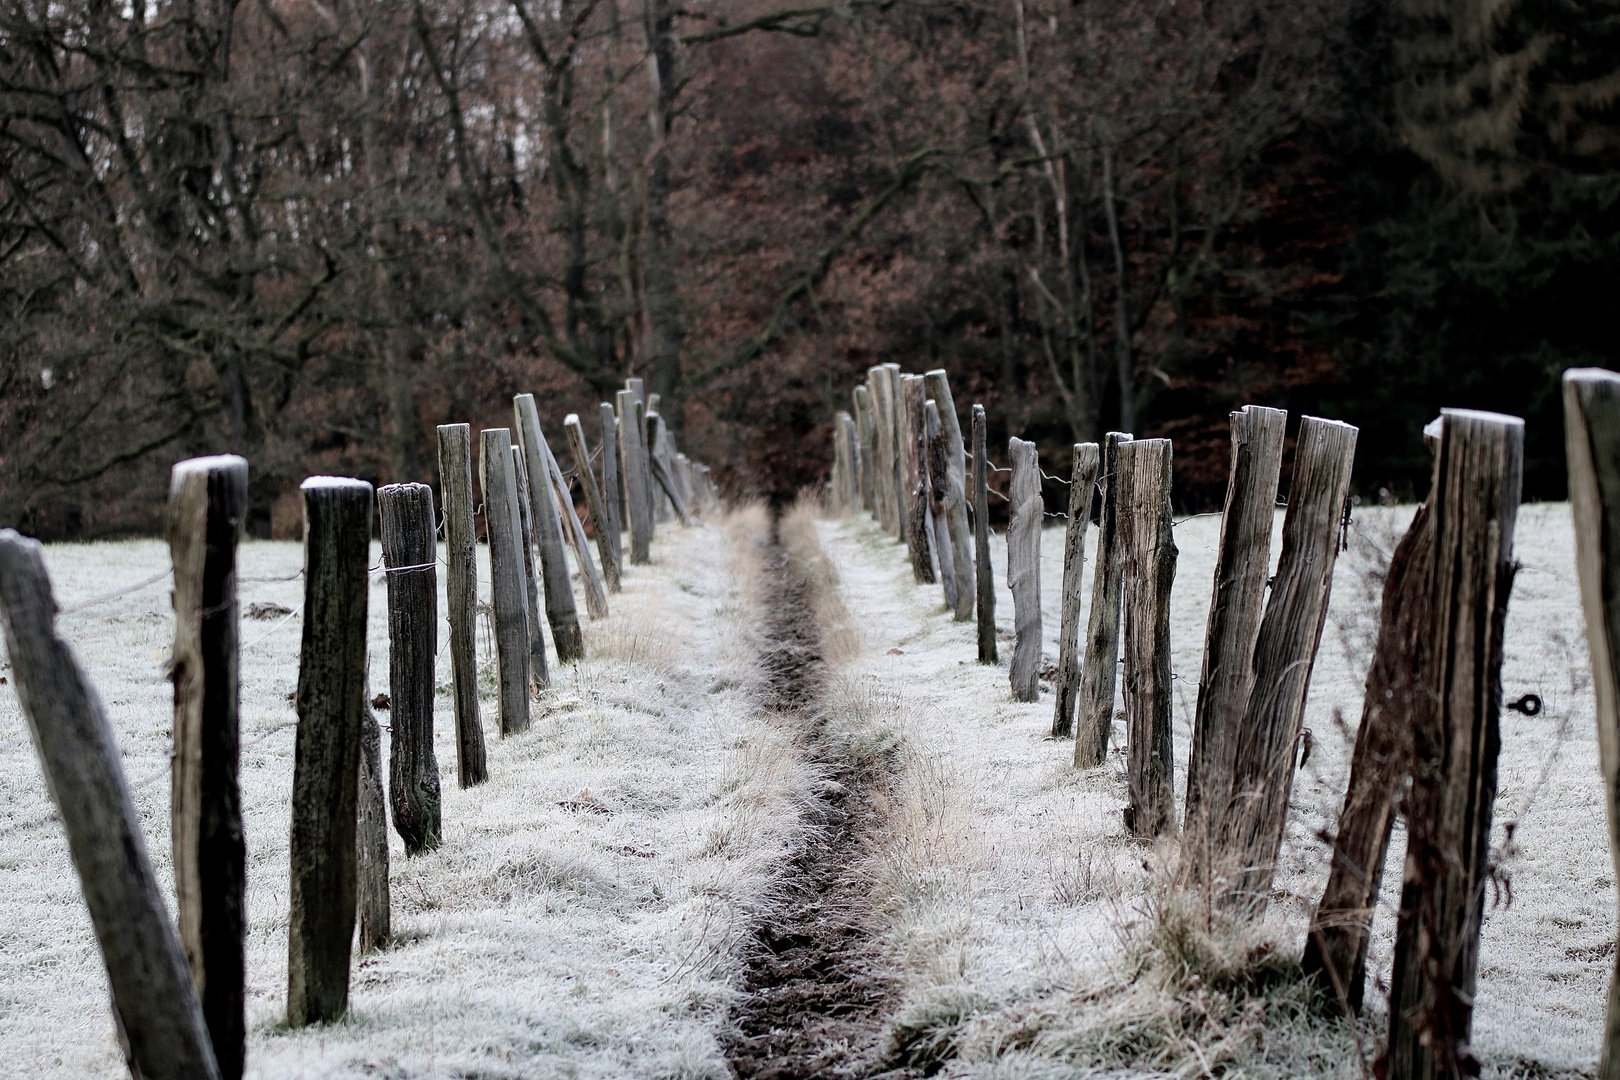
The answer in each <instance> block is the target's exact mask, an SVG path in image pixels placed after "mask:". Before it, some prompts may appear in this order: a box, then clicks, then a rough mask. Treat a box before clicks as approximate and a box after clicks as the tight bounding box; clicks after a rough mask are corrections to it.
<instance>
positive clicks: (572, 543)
mask: <svg viewBox="0 0 1620 1080" xmlns="http://www.w3.org/2000/svg"><path fill="white" fill-rule="evenodd" d="M536 430H537V431H538V426H537V427H536ZM539 446H540V452H541V455H542V456H543V457H544V458H545V465H546V476H547V477H548V478H549V479H550V481H551V494H552V497H553V498H554V499H556V500H557V517H558V520H559V522H560V523H561V525H562V533H563V537H564V538H565V539H566V540H567V541H568V547H569V550H571V551H572V552H573V553H574V563H575V564H576V565H577V566H578V567H579V576H580V577H581V578H582V579H583V580H584V584H585V611H586V613H587V614H589V615H590V617H591V618H593V619H605V618H607V613H608V605H607V589H606V588H605V587H604V586H603V585H602V575H601V574H600V573H599V572H598V571H597V569H596V560H595V559H593V558H591V545H590V543H589V541H587V540H586V539H585V527H584V526H583V525H581V524H580V523H579V514H578V513H577V512H576V511H575V510H574V496H573V493H572V492H571V491H570V490H569V488H568V481H567V480H566V479H564V477H563V474H562V467H561V466H559V465H558V464H557V458H556V455H554V454H553V453H552V452H551V445H550V444H549V443H548V442H547V441H546V437H545V435H544V433H541V434H540V435H539ZM564 565H565V566H566V563H565V564H564ZM569 592H570V593H572V592H573V586H572V585H570V586H569ZM583 647H584V646H583V645H581V648H583Z"/></svg>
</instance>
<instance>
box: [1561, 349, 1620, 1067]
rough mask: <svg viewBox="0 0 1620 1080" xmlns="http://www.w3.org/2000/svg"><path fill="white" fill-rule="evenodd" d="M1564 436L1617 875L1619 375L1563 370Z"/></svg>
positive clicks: (1609, 1062) (1610, 1054)
mask: <svg viewBox="0 0 1620 1080" xmlns="http://www.w3.org/2000/svg"><path fill="white" fill-rule="evenodd" d="M1564 439H1565V449H1566V453H1567V457H1568V461H1569V501H1570V505H1571V508H1572V509H1573V511H1574V516H1575V565H1576V569H1577V570H1578V571H1579V574H1580V581H1581V602H1582V607H1583V608H1584V609H1585V612H1586V640H1587V644H1588V646H1589V648H1590V650H1591V655H1592V691H1593V696H1594V697H1595V698H1596V704H1597V731H1598V756H1599V764H1600V767H1601V769H1602V772H1603V788H1604V794H1605V796H1606V798H1605V801H1606V802H1607V804H1608V812H1609V847H1610V854H1611V856H1612V857H1613V859H1614V865H1615V867H1616V872H1617V874H1620V375H1616V374H1615V373H1614V372H1612V371H1605V370H1603V369H1601V368H1572V369H1570V370H1569V371H1566V372H1564ZM1617 880H1620V878H1617ZM1598 1075H1599V1076H1600V1077H1601V1078H1602V1080H1620V953H1617V954H1616V957H1615V969H1614V971H1613V973H1611V975H1610V976H1609V1002H1608V1011H1607V1018H1606V1020H1605V1023H1604V1037H1603V1057H1602V1063H1601V1066H1600V1068H1599V1070H1598Z"/></svg>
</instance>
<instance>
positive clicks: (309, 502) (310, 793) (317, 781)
mask: <svg viewBox="0 0 1620 1080" xmlns="http://www.w3.org/2000/svg"><path fill="white" fill-rule="evenodd" d="M302 489H303V492H304V637H303V643H302V646H301V648H300V651H299V656H298V697H297V701H298V735H297V739H296V741H295V744H294V749H293V753H294V760H293V786H292V835H291V839H290V843H289V851H288V860H289V862H290V864H291V871H292V874H291V876H292V885H291V890H290V892H291V913H290V916H289V919H288V932H287V1025H288V1026H289V1027H303V1026H304V1025H305V1024H316V1023H323V1022H326V1021H329V1020H336V1019H337V1018H338V1017H340V1016H342V1015H343V1013H344V1010H346V1009H347V1008H348V1004H349V950H350V947H351V944H352V940H353V938H354V905H355V885H356V877H357V872H358V871H357V852H356V847H355V820H356V800H357V797H358V794H359V783H358V777H359V775H360V714H361V712H362V710H363V709H364V708H365V694H366V599H367V592H368V588H367V581H366V578H367V567H366V563H367V561H368V555H369V552H370V548H371V502H372V497H373V496H372V490H371V485H370V484H368V483H366V482H365V481H363V480H351V479H347V478H344V477H334V476H312V477H310V478H309V479H308V480H305V481H304V483H303V485H302Z"/></svg>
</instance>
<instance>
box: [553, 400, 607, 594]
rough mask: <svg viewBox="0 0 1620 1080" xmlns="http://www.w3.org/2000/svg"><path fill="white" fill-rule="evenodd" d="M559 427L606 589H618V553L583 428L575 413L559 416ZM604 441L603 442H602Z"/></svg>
mask: <svg viewBox="0 0 1620 1080" xmlns="http://www.w3.org/2000/svg"><path fill="white" fill-rule="evenodd" d="M563 429H564V430H565V431H566V432H567V433H568V451H569V453H570V454H571V455H572V457H573V459H574V474H575V475H576V476H578V477H579V486H580V487H582V488H584V489H585V509H586V510H587V511H589V512H590V515H591V531H592V532H594V533H596V551H597V554H599V555H601V556H602V575H603V577H605V578H606V579H607V587H608V591H609V592H618V591H619V555H618V552H617V551H616V550H615V548H614V546H613V538H612V537H611V536H610V535H609V533H610V529H611V526H610V524H609V522H608V516H607V503H606V500H604V499H603V498H602V491H601V489H600V488H598V487H597V486H596V473H594V472H592V471H591V452H590V450H589V449H588V448H587V447H586V445H585V428H584V427H583V426H582V425H581V424H580V422H579V416H578V414H576V413H569V414H568V415H567V416H566V417H564V418H563ZM604 445H605V444H604Z"/></svg>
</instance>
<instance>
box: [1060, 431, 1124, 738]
mask: <svg viewBox="0 0 1620 1080" xmlns="http://www.w3.org/2000/svg"><path fill="white" fill-rule="evenodd" d="M1130 441H1131V437H1130V435H1129V434H1127V433H1126V432H1123V431H1110V432H1109V433H1108V434H1107V436H1106V437H1105V438H1104V439H1103V442H1102V446H1101V447H1100V450H1101V454H1102V461H1101V468H1102V474H1101V481H1102V504H1101V512H1100V513H1099V515H1098V519H1097V565H1096V567H1095V568H1094V569H1093V570H1092V574H1091V614H1090V616H1089V617H1088V618H1087V620H1086V654H1085V656H1084V657H1083V658H1082V659H1081V661H1080V691H1079V701H1078V702H1077V705H1076V715H1075V721H1074V767H1075V768H1077V769H1094V768H1096V767H1097V766H1098V765H1101V764H1102V763H1103V758H1105V757H1106V756H1107V755H1108V736H1109V734H1110V733H1111V732H1112V730H1113V726H1114V688H1115V687H1116V686H1117V685H1118V680H1119V672H1118V671H1117V670H1116V668H1117V662H1118V660H1119V602H1120V575H1121V573H1122V570H1123V564H1122V563H1121V561H1120V551H1119V483H1118V476H1119V449H1120V447H1121V446H1123V445H1125V444H1126V443H1128V442H1130Z"/></svg>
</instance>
